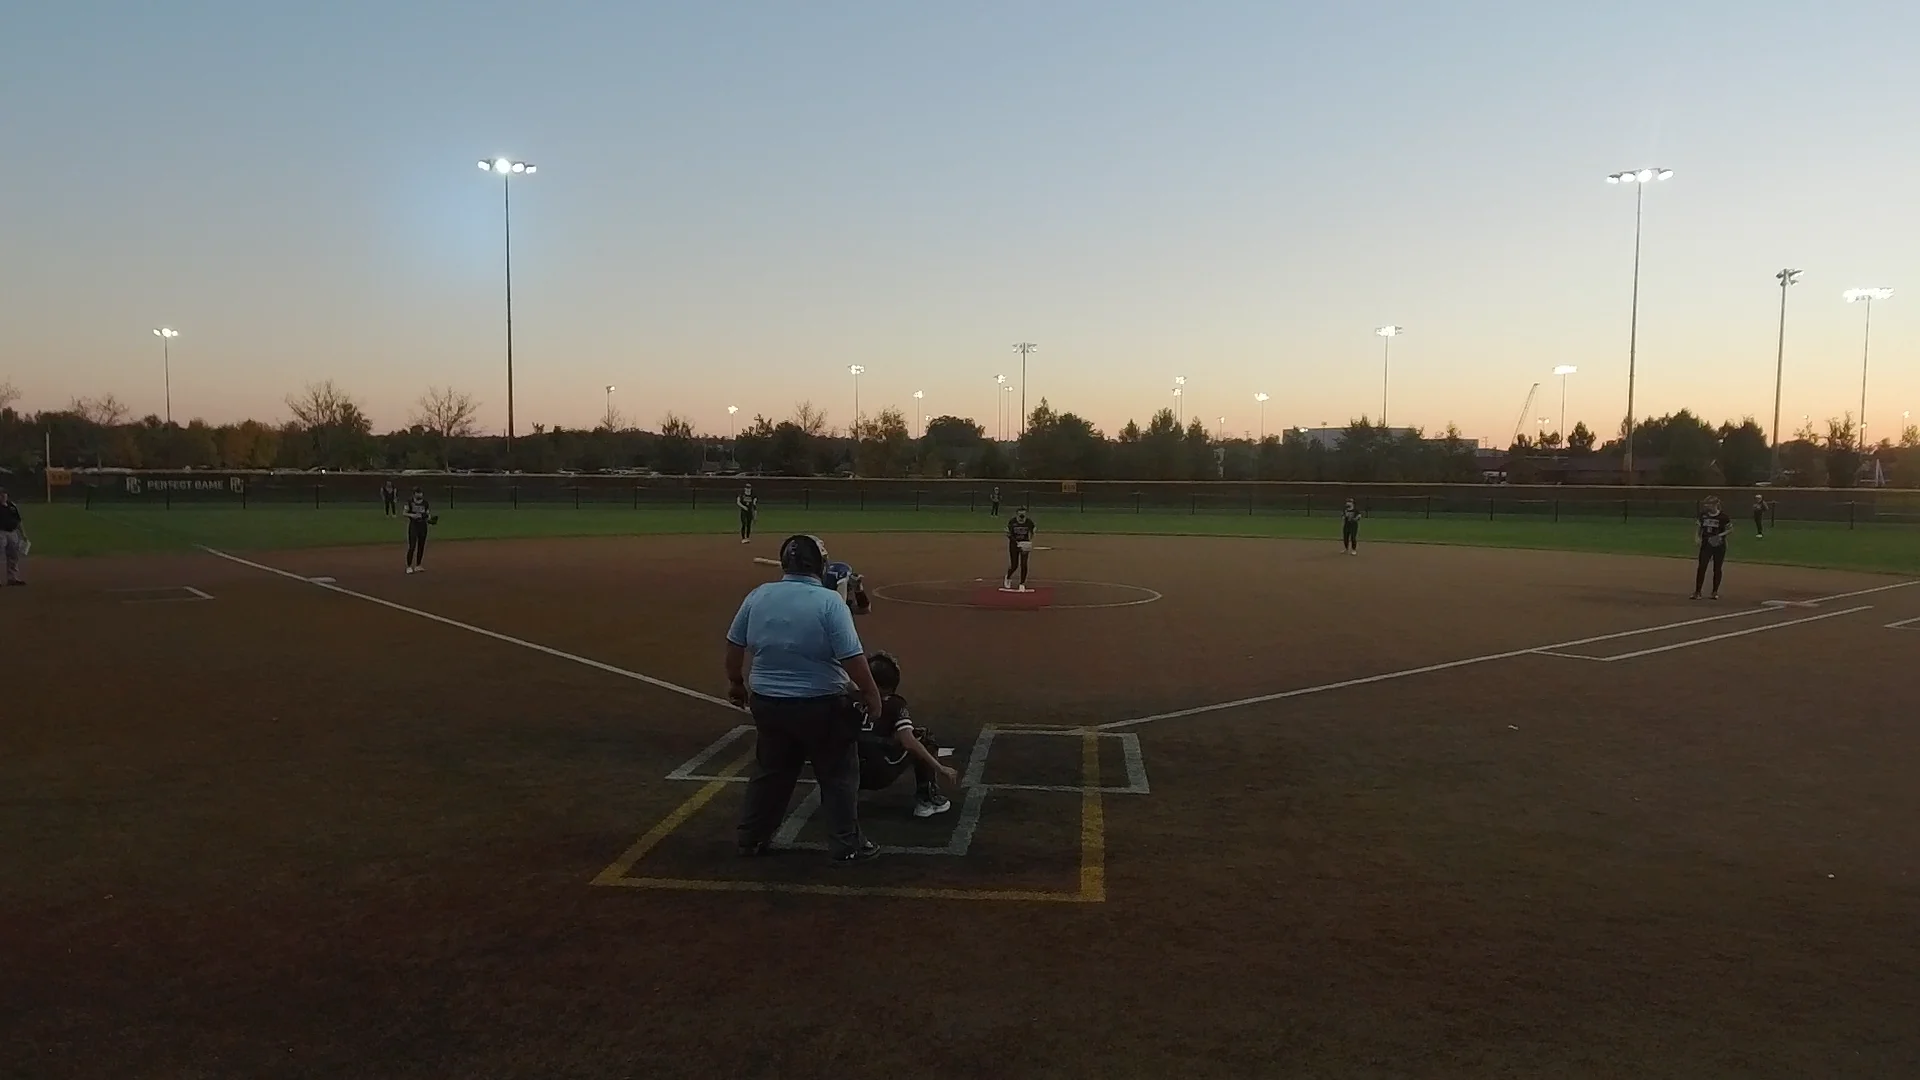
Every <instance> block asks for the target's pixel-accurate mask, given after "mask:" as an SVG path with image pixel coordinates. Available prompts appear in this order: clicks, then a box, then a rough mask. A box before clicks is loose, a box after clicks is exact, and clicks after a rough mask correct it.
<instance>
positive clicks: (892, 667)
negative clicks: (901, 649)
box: [867, 652, 900, 692]
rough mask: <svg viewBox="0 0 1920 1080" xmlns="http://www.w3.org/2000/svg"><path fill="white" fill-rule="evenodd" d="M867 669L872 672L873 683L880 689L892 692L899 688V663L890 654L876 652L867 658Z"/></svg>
mask: <svg viewBox="0 0 1920 1080" xmlns="http://www.w3.org/2000/svg"><path fill="white" fill-rule="evenodd" d="M867 667H869V668H871V669H872V670H873V681H874V682H876V683H879V684H880V689H882V690H886V691H889V692H891V691H894V690H897V689H899V688H900V661H899V660H897V659H895V658H894V655H893V654H892V653H890V652H877V653H874V654H873V655H872V656H869V657H867Z"/></svg>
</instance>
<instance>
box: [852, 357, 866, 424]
mask: <svg viewBox="0 0 1920 1080" xmlns="http://www.w3.org/2000/svg"><path fill="white" fill-rule="evenodd" d="M866 371H867V369H866V368H863V367H861V366H860V365H859V364H848V365H847V374H849V375H851V376H853V426H852V427H851V428H849V429H848V430H849V432H850V433H851V434H852V435H853V437H854V438H856V439H858V438H859V437H860V376H862V375H864V374H866Z"/></svg>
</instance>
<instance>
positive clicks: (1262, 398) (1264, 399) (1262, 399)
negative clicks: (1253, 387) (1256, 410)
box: [1253, 394, 1269, 404]
mask: <svg viewBox="0 0 1920 1080" xmlns="http://www.w3.org/2000/svg"><path fill="white" fill-rule="evenodd" d="M1253 400H1255V401H1258V402H1260V403H1262V404H1265V403H1266V402H1267V401H1268V400H1269V399H1268V397H1267V395H1265V394H1255V395H1253Z"/></svg>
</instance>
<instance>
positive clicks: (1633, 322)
mask: <svg viewBox="0 0 1920 1080" xmlns="http://www.w3.org/2000/svg"><path fill="white" fill-rule="evenodd" d="M1672 175H1673V170H1672V169H1640V170H1637V171H1635V172H1617V173H1610V174H1608V176H1607V183H1609V184H1632V185H1633V305H1632V308H1631V309H1630V312H1629V314H1628V316H1627V430H1626V441H1627V449H1626V461H1625V465H1626V470H1627V484H1628V486H1632V484H1633V429H1634V423H1633V377H1634V369H1635V362H1636V361H1637V360H1638V358H1639V357H1638V353H1639V347H1640V219H1641V210H1642V208H1643V206H1644V205H1645V203H1646V192H1647V185H1648V184H1651V183H1653V182H1654V181H1656V180H1665V179H1667V178H1668V177H1670V176H1672Z"/></svg>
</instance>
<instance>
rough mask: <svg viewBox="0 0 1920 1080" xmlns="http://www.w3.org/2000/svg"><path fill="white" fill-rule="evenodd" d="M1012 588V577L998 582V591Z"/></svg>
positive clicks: (1006, 590)
mask: <svg viewBox="0 0 1920 1080" xmlns="http://www.w3.org/2000/svg"><path fill="white" fill-rule="evenodd" d="M1012 588H1013V579H1012V578H1007V579H1005V580H1003V581H1002V582H1000V591H1001V592H1008V591H1010V590H1012Z"/></svg>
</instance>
